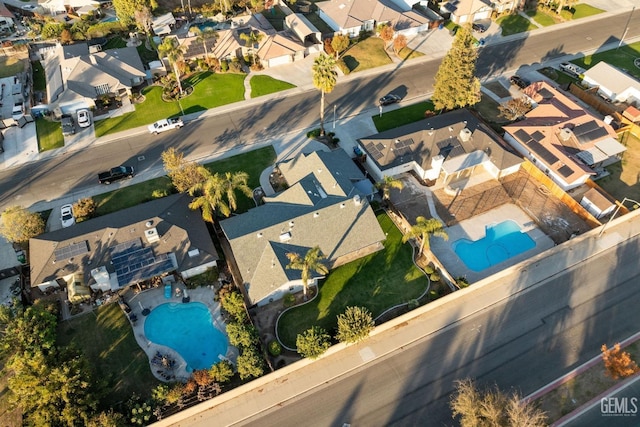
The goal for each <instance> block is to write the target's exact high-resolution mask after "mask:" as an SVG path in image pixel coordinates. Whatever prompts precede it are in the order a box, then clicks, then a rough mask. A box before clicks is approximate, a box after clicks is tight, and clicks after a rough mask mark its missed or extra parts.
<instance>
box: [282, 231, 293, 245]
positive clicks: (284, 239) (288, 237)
mask: <svg viewBox="0 0 640 427" xmlns="http://www.w3.org/2000/svg"><path fill="white" fill-rule="evenodd" d="M289 240H291V233H290V232H288V231H287V232H286V233H282V234H281V235H280V241H281V242H288V241H289Z"/></svg>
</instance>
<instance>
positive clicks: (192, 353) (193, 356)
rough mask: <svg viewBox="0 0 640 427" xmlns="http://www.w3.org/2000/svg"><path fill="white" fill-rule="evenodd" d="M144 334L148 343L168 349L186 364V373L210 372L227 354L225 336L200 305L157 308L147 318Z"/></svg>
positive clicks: (202, 305)
mask: <svg viewBox="0 0 640 427" xmlns="http://www.w3.org/2000/svg"><path fill="white" fill-rule="evenodd" d="M144 333H145V335H146V337H147V339H148V340H149V341H152V342H154V343H156V344H161V345H166V346H167V347H171V348H172V349H174V350H175V351H177V352H178V353H180V356H182V358H183V359H184V360H185V361H186V362H187V372H191V371H193V370H195V369H209V368H210V367H211V365H213V364H214V363H217V362H219V361H220V358H219V357H218V356H225V355H226V353H227V347H228V342H227V337H226V336H225V335H224V334H223V333H222V332H220V331H219V330H218V329H217V328H216V327H215V326H213V322H212V319H211V312H210V311H209V308H208V307H207V306H206V305H204V304H202V303H200V302H190V303H187V304H176V303H167V304H162V305H159V306H158V307H156V308H154V309H153V311H151V313H150V314H149V316H147V318H146V319H145V322H144Z"/></svg>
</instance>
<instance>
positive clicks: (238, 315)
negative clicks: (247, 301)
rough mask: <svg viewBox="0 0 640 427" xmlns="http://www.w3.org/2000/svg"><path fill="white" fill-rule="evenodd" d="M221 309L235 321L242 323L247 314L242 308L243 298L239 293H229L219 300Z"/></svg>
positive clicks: (243, 307)
mask: <svg viewBox="0 0 640 427" xmlns="http://www.w3.org/2000/svg"><path fill="white" fill-rule="evenodd" d="M220 304H221V305H222V308H223V309H224V310H225V311H226V312H227V313H229V315H231V316H232V317H233V318H234V319H236V321H238V322H240V323H242V322H244V321H245V320H246V319H247V312H246V309H245V306H244V298H243V297H242V295H241V294H240V292H230V293H228V294H225V295H224V296H223V297H222V298H220Z"/></svg>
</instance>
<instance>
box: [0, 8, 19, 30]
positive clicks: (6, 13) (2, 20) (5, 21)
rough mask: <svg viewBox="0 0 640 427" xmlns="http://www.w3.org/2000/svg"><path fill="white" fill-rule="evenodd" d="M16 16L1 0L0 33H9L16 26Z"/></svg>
mask: <svg viewBox="0 0 640 427" xmlns="http://www.w3.org/2000/svg"><path fill="white" fill-rule="evenodd" d="M15 19H16V17H15V16H14V14H13V13H12V12H11V11H10V10H9V9H7V6H5V5H4V3H2V2H0V33H9V32H11V31H13V28H14V27H15V25H16V23H15Z"/></svg>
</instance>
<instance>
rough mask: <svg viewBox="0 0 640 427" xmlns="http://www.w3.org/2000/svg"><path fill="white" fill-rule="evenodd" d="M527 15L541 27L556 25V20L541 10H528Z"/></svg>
mask: <svg viewBox="0 0 640 427" xmlns="http://www.w3.org/2000/svg"><path fill="white" fill-rule="evenodd" d="M527 15H528V16H530V17H531V18H532V19H533V20H534V21H536V22H537V23H538V24H540V25H542V26H543V27H548V26H550V25H554V24H556V20H555V19H554V18H553V17H552V16H551V15H549V14H548V13H545V12H543V11H541V10H530V11H528V12H527Z"/></svg>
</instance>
